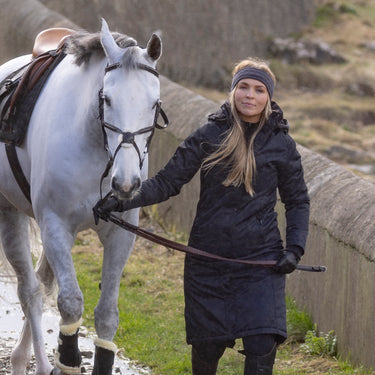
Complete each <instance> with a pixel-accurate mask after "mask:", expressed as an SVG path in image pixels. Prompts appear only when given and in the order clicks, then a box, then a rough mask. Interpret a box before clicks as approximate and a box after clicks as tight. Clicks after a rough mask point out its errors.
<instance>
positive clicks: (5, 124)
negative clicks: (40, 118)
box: [0, 52, 66, 146]
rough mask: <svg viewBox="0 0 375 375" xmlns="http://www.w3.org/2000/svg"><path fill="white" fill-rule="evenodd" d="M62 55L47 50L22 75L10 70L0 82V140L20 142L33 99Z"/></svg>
mask: <svg viewBox="0 0 375 375" xmlns="http://www.w3.org/2000/svg"><path fill="white" fill-rule="evenodd" d="M65 56H66V54H65V53H64V52H59V53H58V54H53V53H51V52H49V53H48V55H46V56H45V59H43V58H42V59H40V61H39V63H35V64H34V63H31V64H30V65H28V66H26V67H25V69H24V70H22V69H21V71H20V72H21V73H22V75H21V76H20V75H19V73H18V71H17V72H16V73H18V74H14V73H12V74H11V75H10V76H8V77H7V78H6V79H5V80H3V81H2V82H1V83H0V109H1V118H0V141H1V142H4V143H12V144H15V145H16V146H21V145H22V143H23V141H24V139H25V136H26V132H27V128H28V124H29V121H30V117H31V115H32V113H33V109H34V106H35V103H36V101H37V99H38V97H39V94H40V92H41V90H42V88H43V86H44V84H45V83H46V81H47V78H48V77H49V75H50V74H51V72H52V71H53V70H54V69H55V67H56V66H57V65H58V64H59V63H60V62H61V61H62V60H63V58H64V57H65Z"/></svg>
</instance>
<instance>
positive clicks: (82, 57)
mask: <svg viewBox="0 0 375 375" xmlns="http://www.w3.org/2000/svg"><path fill="white" fill-rule="evenodd" d="M112 35H113V37H114V39H115V41H116V43H117V44H118V46H119V47H121V48H126V47H131V46H136V45H137V41H136V40H134V39H133V38H131V37H129V36H127V35H124V34H120V33H112ZM65 52H66V53H69V54H72V55H74V57H75V63H76V64H77V65H82V64H87V63H88V62H89V61H90V59H91V57H92V56H93V55H94V54H101V55H104V50H103V46H102V44H101V41H100V33H93V34H91V33H88V32H85V31H81V32H77V33H74V34H73V35H71V36H70V37H69V38H68V39H67V42H66V45H65ZM125 55H126V57H125V58H124V60H125V61H124V62H123V63H126V65H127V66H129V67H130V66H132V65H133V64H134V62H133V60H134V58H133V57H132V56H133V53H132V52H131V51H130V52H129V53H126V54H125ZM128 55H129V56H128Z"/></svg>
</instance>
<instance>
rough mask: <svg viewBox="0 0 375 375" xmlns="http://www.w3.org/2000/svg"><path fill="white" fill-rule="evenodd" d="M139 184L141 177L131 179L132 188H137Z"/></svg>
mask: <svg viewBox="0 0 375 375" xmlns="http://www.w3.org/2000/svg"><path fill="white" fill-rule="evenodd" d="M140 186H141V179H140V178H139V177H137V178H135V179H134V181H133V190H137V189H139V188H140Z"/></svg>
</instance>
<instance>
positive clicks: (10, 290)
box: [0, 278, 150, 375]
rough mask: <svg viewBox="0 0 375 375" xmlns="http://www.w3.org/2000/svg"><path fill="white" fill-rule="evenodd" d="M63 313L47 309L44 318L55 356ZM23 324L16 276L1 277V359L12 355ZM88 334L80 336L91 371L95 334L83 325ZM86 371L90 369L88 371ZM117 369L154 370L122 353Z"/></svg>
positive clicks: (132, 374)
mask: <svg viewBox="0 0 375 375" xmlns="http://www.w3.org/2000/svg"><path fill="white" fill-rule="evenodd" d="M59 320H60V317H59V314H58V312H57V310H56V309H54V308H50V309H48V311H45V312H44V314H43V318H42V328H43V335H44V340H45V345H46V350H47V353H48V355H49V356H50V357H51V358H53V352H54V349H55V348H56V347H57V336H58V333H59ZM22 326H23V313H22V310H21V307H20V304H19V302H18V298H17V292H16V284H15V283H14V282H12V280H7V279H4V278H0V342H2V343H3V344H2V348H1V355H0V359H3V358H4V357H6V356H9V353H10V350H11V347H12V345H14V343H16V341H17V339H18V337H19V334H20V332H21V330H22ZM80 333H82V334H83V335H84V337H80V338H79V348H80V350H81V352H82V366H83V367H84V368H85V369H86V368H87V369H88V371H89V372H88V373H90V374H91V370H92V366H93V359H94V358H93V353H94V350H95V349H94V344H93V338H92V337H90V334H89V333H88V332H87V330H86V329H85V327H81V328H80ZM84 373H86V372H84ZM113 373H116V374H122V375H147V374H150V372H149V371H148V370H147V369H145V368H143V367H140V366H137V365H134V364H133V363H131V361H129V360H127V359H126V358H121V357H120V356H119V355H116V357H115V363H114V367H113Z"/></svg>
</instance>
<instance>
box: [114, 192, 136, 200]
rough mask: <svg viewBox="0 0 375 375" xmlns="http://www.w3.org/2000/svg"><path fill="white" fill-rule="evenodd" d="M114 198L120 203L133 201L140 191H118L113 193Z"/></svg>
mask: <svg viewBox="0 0 375 375" xmlns="http://www.w3.org/2000/svg"><path fill="white" fill-rule="evenodd" d="M113 193H114V196H115V197H116V198H117V199H118V200H120V201H128V200H132V199H133V198H134V197H135V196H136V195H137V193H138V191H130V192H128V191H116V192H113Z"/></svg>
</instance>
